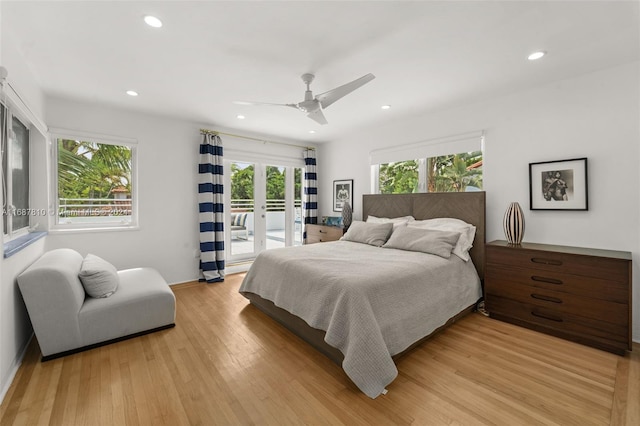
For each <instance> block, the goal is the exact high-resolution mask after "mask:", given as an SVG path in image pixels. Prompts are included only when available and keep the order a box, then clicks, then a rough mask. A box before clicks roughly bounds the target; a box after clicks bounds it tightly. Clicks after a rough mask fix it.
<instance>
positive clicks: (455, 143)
mask: <svg viewBox="0 0 640 426" xmlns="http://www.w3.org/2000/svg"><path fill="white" fill-rule="evenodd" d="M483 133H484V132H483V131H481V130H479V131H474V132H469V133H463V134H459V135H452V136H446V137H443V138H437V139H428V140H424V141H420V142H415V143H410V144H406V145H398V146H393V147H389V148H382V149H376V150H373V151H371V152H370V153H369V159H370V164H371V165H376V164H386V163H393V162H397V161H407V160H416V159H419V158H429V157H439V156H442V155H449V154H458V153H461V152H473V151H481V150H482V148H483V147H482V136H483Z"/></svg>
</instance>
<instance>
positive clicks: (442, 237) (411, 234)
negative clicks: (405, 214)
mask: <svg viewBox="0 0 640 426" xmlns="http://www.w3.org/2000/svg"><path fill="white" fill-rule="evenodd" d="M459 238H460V233H459V232H452V231H438V230H435V229H420V228H411V227H408V226H407V227H404V228H396V229H395V230H394V231H393V234H391V237H389V241H387V243H386V244H385V245H384V246H383V248H395V249H399V250H408V251H417V252H421V253H428V254H435V255H436V256H440V257H444V258H445V259H448V258H449V257H451V252H452V251H453V248H454V247H455V246H456V242H458V239H459Z"/></svg>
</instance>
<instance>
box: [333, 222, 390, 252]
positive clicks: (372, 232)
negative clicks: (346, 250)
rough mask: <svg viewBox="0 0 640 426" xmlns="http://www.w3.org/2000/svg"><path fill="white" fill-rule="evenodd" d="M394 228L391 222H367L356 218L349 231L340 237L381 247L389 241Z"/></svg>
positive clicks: (344, 239)
mask: <svg viewBox="0 0 640 426" xmlns="http://www.w3.org/2000/svg"><path fill="white" fill-rule="evenodd" d="M392 229H393V225H392V224H391V223H366V222H362V221H360V220H354V221H353V223H352V224H351V226H350V227H349V229H348V230H347V233H346V234H344V235H343V236H342V238H340V239H341V240H343V241H352V242H354V243H363V244H369V245H372V246H376V247H380V246H382V245H383V244H384V243H386V242H387V239H388V238H389V235H391V230H392Z"/></svg>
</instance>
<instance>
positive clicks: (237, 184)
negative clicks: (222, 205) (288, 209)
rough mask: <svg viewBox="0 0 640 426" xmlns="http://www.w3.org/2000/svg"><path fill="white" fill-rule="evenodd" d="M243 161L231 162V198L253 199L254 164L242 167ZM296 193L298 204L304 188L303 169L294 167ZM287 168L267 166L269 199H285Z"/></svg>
mask: <svg viewBox="0 0 640 426" xmlns="http://www.w3.org/2000/svg"><path fill="white" fill-rule="evenodd" d="M240 164H241V163H231V199H232V200H253V188H254V173H255V171H254V166H253V164H250V165H247V166H246V167H242V166H241V165H240ZM294 173H295V174H294V185H295V187H294V194H295V198H294V199H295V201H296V204H299V202H300V201H301V199H300V194H301V192H300V190H301V188H302V169H299V168H296V169H294ZM285 177H286V170H285V169H284V168H283V169H282V170H280V168H278V167H275V166H267V200H282V201H283V202H284V199H285ZM269 210H270V211H284V208H282V209H269Z"/></svg>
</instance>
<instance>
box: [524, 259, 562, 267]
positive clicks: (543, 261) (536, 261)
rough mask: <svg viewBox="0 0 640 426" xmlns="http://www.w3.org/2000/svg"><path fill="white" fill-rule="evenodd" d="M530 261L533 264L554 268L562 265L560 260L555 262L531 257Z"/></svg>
mask: <svg viewBox="0 0 640 426" xmlns="http://www.w3.org/2000/svg"><path fill="white" fill-rule="evenodd" d="M531 261H532V262H533V263H541V264H543V265H554V266H560V265H562V261H561V260H555V259H543V258H541V257H532V258H531Z"/></svg>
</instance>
